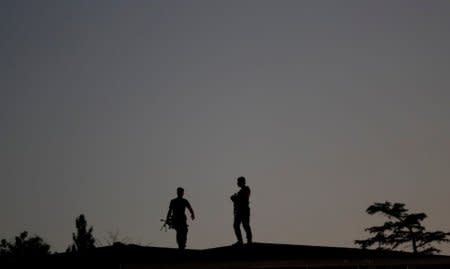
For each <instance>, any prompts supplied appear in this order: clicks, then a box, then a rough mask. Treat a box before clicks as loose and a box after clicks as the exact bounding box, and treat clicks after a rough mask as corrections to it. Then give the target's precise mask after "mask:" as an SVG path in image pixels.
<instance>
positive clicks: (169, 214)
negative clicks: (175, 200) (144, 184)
mask: <svg viewBox="0 0 450 269" xmlns="http://www.w3.org/2000/svg"><path fill="white" fill-rule="evenodd" d="M172 209H173V208H172V201H170V205H169V211H167V216H166V223H167V222H168V221H169V218H170V216H171V215H172Z"/></svg>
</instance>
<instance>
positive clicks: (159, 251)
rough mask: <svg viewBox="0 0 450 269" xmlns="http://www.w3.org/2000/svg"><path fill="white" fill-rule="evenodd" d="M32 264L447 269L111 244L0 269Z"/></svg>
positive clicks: (346, 256) (400, 255)
mask: <svg viewBox="0 0 450 269" xmlns="http://www.w3.org/2000/svg"><path fill="white" fill-rule="evenodd" d="M31 262H32V263H34V264H36V265H37V264H39V265H44V266H45V267H46V268H88V267H96V268H99V267H101V268H121V269H122V268H130V269H131V268H135V269H138V268H139V269H141V268H142V269H144V268H164V269H171V268H176V269H182V268H200V269H202V268H203V269H222V268H223V269H225V268H227V269H241V268H242V269H243V268H253V269H266V268H267V269H269V268H272V269H275V268H292V269H295V268H355V269H356V268H360V269H362V268H367V269H375V268H396V269H397V268H398V269H402V268H405V269H406V268H408V269H419V268H420V269H421V268H433V269H434V268H436V269H437V268H450V257H449V256H436V255H413V254H411V253H404V252H392V251H376V250H360V249H352V248H334V247H314V246H299V245H280V244H263V243H254V244H252V245H245V246H242V247H230V246H229V247H219V248H213V249H206V250H184V251H180V250H177V249H170V248H156V247H141V246H137V245H122V244H116V245H114V246H111V247H101V248H97V249H94V250H92V251H90V252H88V253H83V254H66V253H61V254H54V255H51V256H49V257H46V258H44V259H39V260H27V261H5V260H4V261H0V267H2V268H6V267H4V265H7V266H8V267H14V266H16V265H23V264H24V263H31Z"/></svg>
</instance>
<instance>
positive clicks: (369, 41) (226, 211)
mask: <svg viewBox="0 0 450 269" xmlns="http://www.w3.org/2000/svg"><path fill="white" fill-rule="evenodd" d="M448 14H450V2H449V1H267V2H266V1H252V2H251V1H90V0H89V1H59V0H55V1H47V0H45V1H44V0H41V1H1V2H0V215H1V221H0V238H8V239H9V238H12V237H13V236H14V235H17V234H18V233H20V232H21V231H23V230H27V231H29V232H30V233H32V234H34V233H35V234H37V235H39V236H41V237H43V238H44V239H45V240H46V241H47V242H49V243H50V244H51V245H52V250H53V251H62V250H65V248H66V247H67V246H68V245H69V244H70V243H71V233H72V232H74V231H75V217H77V216H78V215H79V214H82V213H83V214H85V215H86V218H87V221H88V224H90V225H93V226H94V236H95V237H96V238H97V239H98V240H99V245H102V244H103V245H104V244H106V243H107V242H108V238H109V236H108V234H109V233H113V234H114V233H118V235H119V239H121V240H124V241H126V242H128V243H137V244H142V245H152V246H169V247H176V244H175V234H174V232H173V231H170V232H167V233H164V232H161V231H160V230H159V229H160V227H161V223H160V218H163V217H164V216H165V214H166V212H167V208H168V204H169V200H170V199H172V198H174V197H175V191H176V188H177V187H178V186H183V187H184V188H185V190H186V198H188V199H189V200H190V202H191V204H192V205H193V207H194V209H195V211H196V214H197V219H196V220H195V221H194V222H191V223H190V232H189V239H188V247H190V248H209V247H214V246H221V245H226V244H231V243H234V241H235V238H234V234H233V230H232V204H231V201H230V200H229V197H230V195H231V194H232V193H234V192H236V191H237V186H236V182H235V179H236V177H238V176H241V175H243V176H246V177H247V180H248V184H249V186H250V187H251V189H252V197H251V208H252V219H251V221H252V226H253V230H254V235H255V241H258V242H275V243H289V244H311V245H325V246H347V247H354V245H353V240H355V239H362V238H364V237H366V236H367V234H365V232H364V231H363V230H364V228H365V227H368V226H371V225H376V224H380V223H381V222H382V221H383V220H384V219H383V218H378V217H374V216H368V215H367V214H366V213H365V209H366V208H367V207H368V206H369V205H370V204H371V203H373V202H383V201H386V200H388V201H392V202H404V203H406V205H407V208H410V209H411V210H412V211H413V212H425V213H427V214H428V216H429V217H428V219H427V220H426V221H425V223H424V224H425V225H426V226H427V227H428V228H429V229H439V230H444V231H449V230H450V212H449V205H450V196H449V190H450V165H449V164H450V140H449V138H450V105H449V103H450V53H449V48H450V16H448ZM442 248H443V249H444V250H445V252H444V254H450V247H449V246H445V247H442Z"/></svg>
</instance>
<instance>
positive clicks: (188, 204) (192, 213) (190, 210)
mask: <svg viewBox="0 0 450 269" xmlns="http://www.w3.org/2000/svg"><path fill="white" fill-rule="evenodd" d="M187 208H188V210H189V212H190V213H191V219H192V220H194V219H195V214H194V209H192V206H191V204H190V203H189V201H188V202H187Z"/></svg>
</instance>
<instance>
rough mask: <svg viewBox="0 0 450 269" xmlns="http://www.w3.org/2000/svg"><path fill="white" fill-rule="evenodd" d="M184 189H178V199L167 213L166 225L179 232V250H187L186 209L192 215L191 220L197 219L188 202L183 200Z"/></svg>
mask: <svg viewBox="0 0 450 269" xmlns="http://www.w3.org/2000/svg"><path fill="white" fill-rule="evenodd" d="M183 195H184V189H183V188H181V187H180V188H177V198H175V199H172V200H171V201H170V206H169V211H168V212H167V217H166V223H167V222H170V223H169V224H170V226H171V227H172V228H173V229H175V231H176V232H177V244H178V248H179V249H185V248H186V241H187V233H188V225H187V218H186V214H185V211H186V208H187V209H188V210H189V212H190V213H191V219H192V220H194V219H195V215H194V210H193V209H192V207H191V204H190V203H189V201H188V200H186V199H184V198H183Z"/></svg>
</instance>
